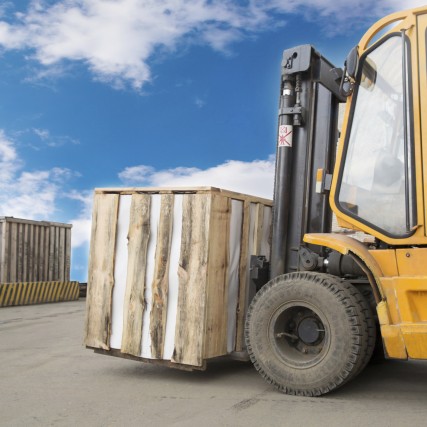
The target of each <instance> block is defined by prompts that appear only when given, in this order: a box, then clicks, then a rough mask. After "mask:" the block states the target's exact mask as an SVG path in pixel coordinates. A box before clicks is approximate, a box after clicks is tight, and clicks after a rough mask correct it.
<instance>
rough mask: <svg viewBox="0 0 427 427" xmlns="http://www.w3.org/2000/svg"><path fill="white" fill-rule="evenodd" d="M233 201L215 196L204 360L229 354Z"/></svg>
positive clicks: (210, 242)
mask: <svg viewBox="0 0 427 427" xmlns="http://www.w3.org/2000/svg"><path fill="white" fill-rule="evenodd" d="M230 213H231V200H230V199H229V198H227V197H225V196H222V195H217V194H213V195H212V205H211V213H210V227H209V235H210V239H209V258H208V271H207V278H206V281H207V284H206V314H205V337H204V343H205V346H204V350H203V357H204V358H211V357H215V356H222V355H224V354H226V353H227V307H228V258H229V236H230Z"/></svg>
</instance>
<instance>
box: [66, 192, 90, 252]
mask: <svg viewBox="0 0 427 427" xmlns="http://www.w3.org/2000/svg"><path fill="white" fill-rule="evenodd" d="M66 197H68V198H69V199H72V200H76V201H78V202H80V203H81V204H82V209H81V211H80V213H79V215H78V216H77V217H76V218H74V219H71V220H70V222H71V224H73V230H72V233H71V245H72V247H73V248H77V247H79V246H82V245H84V244H87V243H88V242H89V240H90V231H91V226H92V202H93V193H92V191H82V192H78V191H76V190H74V191H72V192H70V193H68V194H66Z"/></svg>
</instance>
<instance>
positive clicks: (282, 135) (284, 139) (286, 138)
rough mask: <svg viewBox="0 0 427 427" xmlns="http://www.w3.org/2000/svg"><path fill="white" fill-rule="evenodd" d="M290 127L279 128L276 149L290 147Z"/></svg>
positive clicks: (291, 129) (291, 128) (282, 126)
mask: <svg viewBox="0 0 427 427" xmlns="http://www.w3.org/2000/svg"><path fill="white" fill-rule="evenodd" d="M292 131H293V127H292V125H281V126H279V137H278V139H277V146H278V147H292Z"/></svg>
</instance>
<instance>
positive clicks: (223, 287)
mask: <svg viewBox="0 0 427 427" xmlns="http://www.w3.org/2000/svg"><path fill="white" fill-rule="evenodd" d="M94 197H95V199H94V207H93V222H92V237H91V249H90V261H89V277H88V290H87V311H86V331H85V333H86V337H85V344H86V346H88V347H90V348H94V349H98V351H103V352H106V353H108V354H112V355H119V356H122V357H129V358H133V359H135V358H136V359H138V360H145V361H151V362H153V361H157V362H161V363H163V364H167V365H169V366H174V367H184V368H188V367H190V368H196V369H203V368H204V367H205V362H206V360H207V359H210V358H213V357H217V356H223V355H226V354H230V353H233V352H239V351H242V350H244V341H243V328H244V319H245V314H246V309H247V306H248V302H249V299H250V298H251V294H253V291H251V289H250V288H251V285H250V283H251V282H250V280H249V261H250V257H251V255H265V256H266V257H267V259H268V258H269V254H270V228H271V215H272V213H271V201H269V200H265V199H260V198H257V197H251V196H246V195H243V194H238V193H233V192H230V191H225V190H220V189H217V188H211V187H206V188H205V187H203V188H175V189H159V188H128V189H98V190H96V191H95V196H94Z"/></svg>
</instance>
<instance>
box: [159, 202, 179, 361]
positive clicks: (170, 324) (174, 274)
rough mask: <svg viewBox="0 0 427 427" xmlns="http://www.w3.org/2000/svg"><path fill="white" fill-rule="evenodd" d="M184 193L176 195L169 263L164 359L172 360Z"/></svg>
mask: <svg viewBox="0 0 427 427" xmlns="http://www.w3.org/2000/svg"><path fill="white" fill-rule="evenodd" d="M182 199H183V196H182V195H178V194H176V195H175V201H174V212H173V231H172V243H171V252H170V264H169V293H168V309H167V318H166V331H165V345H164V348H163V359H164V360H171V359H172V355H173V351H174V347H175V327H176V315H177V311H178V293H179V279H178V267H179V258H180V251H181V234H182Z"/></svg>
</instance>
